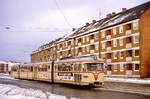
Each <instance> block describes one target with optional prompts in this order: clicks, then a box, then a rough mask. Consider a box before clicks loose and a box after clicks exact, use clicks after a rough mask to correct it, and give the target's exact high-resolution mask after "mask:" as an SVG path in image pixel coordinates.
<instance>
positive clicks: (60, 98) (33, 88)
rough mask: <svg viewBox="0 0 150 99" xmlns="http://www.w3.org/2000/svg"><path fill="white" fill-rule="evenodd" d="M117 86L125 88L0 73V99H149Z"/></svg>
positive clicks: (148, 96) (116, 85)
mask: <svg viewBox="0 0 150 99" xmlns="http://www.w3.org/2000/svg"><path fill="white" fill-rule="evenodd" d="M107 80H108V79H107ZM109 80H110V79H109ZM114 80H115V79H113V80H112V81H114ZM118 86H122V87H123V88H124V89H126V88H125V85H122V84H120V85H118V83H117V84H116V83H110V82H106V83H105V87H104V88H92V89H91V88H83V87H79V86H72V85H63V84H50V83H47V82H39V81H27V80H19V79H13V78H11V77H10V76H9V75H0V99H109V98H111V97H114V99H120V97H121V99H150V94H139V93H131V92H121V91H115V90H118V89H117V88H118ZM136 87H137V89H140V88H141V87H139V85H137V86H136ZM119 88H121V87H119ZM146 88H149V87H147V86H146V87H142V89H146ZM121 90H122V89H121Z"/></svg>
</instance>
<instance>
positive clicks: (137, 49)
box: [134, 49, 140, 57]
mask: <svg viewBox="0 0 150 99" xmlns="http://www.w3.org/2000/svg"><path fill="white" fill-rule="evenodd" d="M135 50H139V55H138V56H136V55H135ZM139 56H140V49H134V57H139Z"/></svg>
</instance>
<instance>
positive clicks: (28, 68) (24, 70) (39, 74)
mask: <svg viewBox="0 0 150 99" xmlns="http://www.w3.org/2000/svg"><path fill="white" fill-rule="evenodd" d="M13 68H14V69H12V71H11V75H12V76H13V77H14V78H19V79H29V80H40V81H48V82H52V83H65V84H73V85H92V86H103V84H104V61H103V60H99V59H94V58H72V59H63V60H58V61H49V62H40V63H29V64H20V65H18V66H15V67H13Z"/></svg>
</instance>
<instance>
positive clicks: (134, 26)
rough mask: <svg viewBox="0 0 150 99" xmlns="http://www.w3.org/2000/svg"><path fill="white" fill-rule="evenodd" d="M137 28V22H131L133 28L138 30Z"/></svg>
mask: <svg viewBox="0 0 150 99" xmlns="http://www.w3.org/2000/svg"><path fill="white" fill-rule="evenodd" d="M138 29H139V22H138V21H136V22H133V30H138Z"/></svg>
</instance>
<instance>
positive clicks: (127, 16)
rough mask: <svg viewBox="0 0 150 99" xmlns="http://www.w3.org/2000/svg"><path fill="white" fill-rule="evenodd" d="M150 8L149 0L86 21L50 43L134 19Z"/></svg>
mask: <svg viewBox="0 0 150 99" xmlns="http://www.w3.org/2000/svg"><path fill="white" fill-rule="evenodd" d="M149 8H150V1H149V2H146V3H144V4H141V5H138V6H136V7H133V8H131V9H128V10H125V11H122V12H119V13H117V14H111V16H110V17H106V18H104V19H101V20H98V21H95V22H92V23H90V24H89V23H88V24H86V25H85V26H82V27H79V28H77V29H75V30H74V31H72V32H71V33H72V34H69V35H67V36H64V37H62V38H59V39H56V40H55V41H52V42H50V44H54V43H57V42H61V41H64V40H66V39H68V38H72V37H75V36H78V35H82V34H87V33H91V32H94V31H97V30H102V29H105V28H108V27H112V26H115V25H119V24H121V23H125V22H129V21H132V20H135V19H139V18H140V17H141V16H142V14H143V13H144V12H145V11H147V10H148V9H149Z"/></svg>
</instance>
